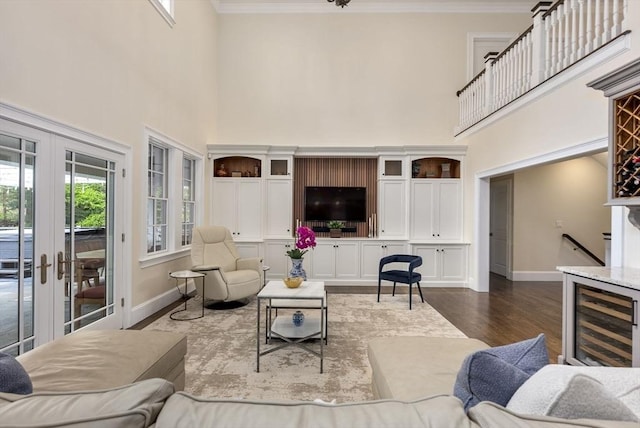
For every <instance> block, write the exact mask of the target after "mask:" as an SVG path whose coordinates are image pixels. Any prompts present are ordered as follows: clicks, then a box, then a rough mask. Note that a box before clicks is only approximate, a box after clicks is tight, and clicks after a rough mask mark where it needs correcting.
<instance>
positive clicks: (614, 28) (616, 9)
mask: <svg viewBox="0 0 640 428" xmlns="http://www.w3.org/2000/svg"><path fill="white" fill-rule="evenodd" d="M621 21H622V19H621V17H620V0H613V18H612V19H611V38H612V39H613V38H614V37H617V36H618V35H619V34H620V33H622V26H621V25H620V24H621Z"/></svg>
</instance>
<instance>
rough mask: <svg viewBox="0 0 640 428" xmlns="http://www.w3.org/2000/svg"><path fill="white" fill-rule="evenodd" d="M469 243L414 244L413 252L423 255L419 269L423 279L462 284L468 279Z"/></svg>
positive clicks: (447, 283)
mask: <svg viewBox="0 0 640 428" xmlns="http://www.w3.org/2000/svg"><path fill="white" fill-rule="evenodd" d="M467 252H468V251H467V245H463V244H461V245H453V244H452V245H414V246H413V250H412V253H413V254H415V255H417V256H420V257H422V266H420V267H419V268H418V271H419V272H420V273H421V274H422V281H424V282H436V283H438V284H441V285H443V286H445V285H462V284H463V283H466V281H467Z"/></svg>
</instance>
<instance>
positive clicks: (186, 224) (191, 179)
mask: <svg viewBox="0 0 640 428" xmlns="http://www.w3.org/2000/svg"><path fill="white" fill-rule="evenodd" d="M195 163H196V161H195V160H194V159H189V158H186V157H183V158H182V245H183V246H185V245H191V231H192V230H193V227H194V223H195V210H196V202H195V199H196V198H195V193H196V192H195Z"/></svg>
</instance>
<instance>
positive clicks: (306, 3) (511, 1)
mask: <svg viewBox="0 0 640 428" xmlns="http://www.w3.org/2000/svg"><path fill="white" fill-rule="evenodd" d="M211 2H212V3H213V4H214V6H215V7H216V10H217V11H218V12H220V13H354V12H360V13H362V12H365V13H389V12H396V13H397V12H405V13H528V12H530V11H531V9H532V8H533V7H534V6H535V5H536V3H537V1H536V0H351V3H349V4H348V5H347V6H346V7H344V8H340V7H336V5H335V3H329V2H328V1H327V0H211Z"/></svg>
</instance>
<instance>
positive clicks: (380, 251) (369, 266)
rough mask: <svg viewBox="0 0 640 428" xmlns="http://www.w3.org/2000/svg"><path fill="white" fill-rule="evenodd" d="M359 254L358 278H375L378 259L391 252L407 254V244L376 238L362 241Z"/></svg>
mask: <svg viewBox="0 0 640 428" xmlns="http://www.w3.org/2000/svg"><path fill="white" fill-rule="evenodd" d="M361 254H362V257H361V263H360V278H362V279H374V280H377V279H378V269H379V266H380V259H381V258H383V257H385V256H389V255H392V254H407V244H405V243H404V242H389V241H377V240H376V241H362V245H361ZM404 267H406V264H405V266H404Z"/></svg>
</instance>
